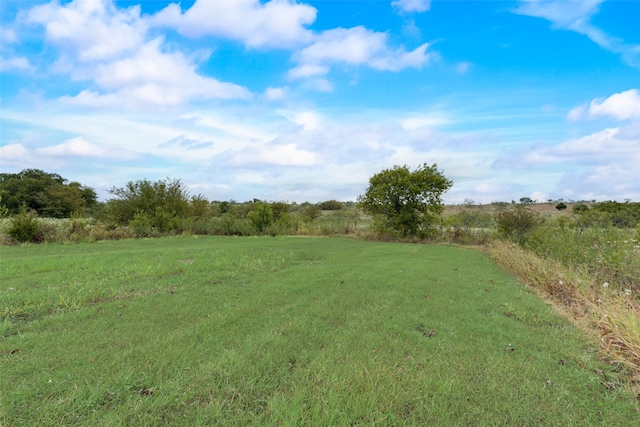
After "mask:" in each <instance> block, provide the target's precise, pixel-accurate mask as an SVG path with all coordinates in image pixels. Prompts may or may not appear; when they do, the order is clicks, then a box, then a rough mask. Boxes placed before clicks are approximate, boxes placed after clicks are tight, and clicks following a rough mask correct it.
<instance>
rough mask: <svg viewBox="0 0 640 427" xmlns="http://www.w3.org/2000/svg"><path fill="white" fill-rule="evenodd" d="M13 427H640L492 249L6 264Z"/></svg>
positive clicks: (154, 254)
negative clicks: (490, 254) (492, 254)
mask: <svg viewBox="0 0 640 427" xmlns="http://www.w3.org/2000/svg"><path fill="white" fill-rule="evenodd" d="M0 263H1V264H0V273H1V284H0V304H1V305H0V307H1V308H2V318H3V322H2V324H1V325H0V335H1V336H2V338H1V339H0V393H1V397H0V399H1V400H0V402H1V406H0V414H1V416H0V421H1V422H0V424H2V425H3V426H20V425H25V426H47V425H64V426H67V425H83V426H120V425H122V426H160V425H171V426H175V425H184V426H196V425H203V426H204V425H209V426H217V425H220V426H234V425H236V426H249V425H255V426H302V425H310V426H349V425H354V426H355V425H366V426H371V425H373V426H402V425H418V426H428V425H433V426H435V425H438V426H440V425H446V426H449V425H451V426H453V425H460V426H477V425H518V426H533V425H562V426H566V425H575V426H586V425H603V426H617V425H628V426H632V425H637V424H636V423H637V422H638V420H639V419H640V413H639V402H638V401H637V400H636V398H635V396H633V395H632V394H631V393H630V392H628V391H627V390H626V389H625V387H624V386H623V383H622V380H621V379H619V375H621V373H619V372H615V369H614V367H612V366H609V365H607V364H604V363H602V362H600V361H599V360H598V358H599V354H598V350H597V345H596V343H595V342H593V341H590V340H589V339H587V338H586V337H584V336H583V335H581V334H580V333H579V332H578V331H577V330H576V329H574V328H573V327H571V326H569V324H568V323H567V322H566V321H565V320H563V319H562V318H560V317H558V316H557V315H555V314H554V312H553V310H552V309H551V308H549V307H548V306H547V305H545V303H543V302H542V301H541V300H540V299H539V298H538V297H536V296H535V295H533V294H532V293H530V292H529V291H527V290H526V289H525V288H524V287H523V286H521V285H520V284H518V283H517V282H516V281H515V279H513V278H512V277H511V276H509V275H508V274H506V273H505V272H503V271H502V270H500V269H499V268H497V267H496V266H494V265H493V264H492V263H491V262H490V261H489V260H488V258H487V257H486V256H485V255H484V254H482V253H480V252H477V251H473V250H468V249H461V248H455V247H447V246H429V245H409V244H390V243H377V242H366V241H361V240H355V239H348V238H324V239H323V238H295V237H291V238H285V237H277V238H271V237H260V238H256V237H254V238H249V237H246V238H240V237H197V238H196V237H175V238H161V239H150V240H129V241H110V242H100V243H91V244H77V245H39V246H38V245H32V246H20V247H1V248H0Z"/></svg>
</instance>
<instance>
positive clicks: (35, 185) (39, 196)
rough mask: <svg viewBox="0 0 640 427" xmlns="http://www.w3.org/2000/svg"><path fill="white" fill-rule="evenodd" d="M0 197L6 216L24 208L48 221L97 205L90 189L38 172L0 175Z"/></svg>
mask: <svg viewBox="0 0 640 427" xmlns="http://www.w3.org/2000/svg"><path fill="white" fill-rule="evenodd" d="M0 195H2V197H3V203H4V205H5V206H6V208H7V210H8V213H10V214H16V213H18V212H19V210H20V208H21V206H23V205H25V206H27V208H28V209H30V210H33V211H35V212H36V213H37V214H38V215H40V216H45V217H52V218H69V217H70V216H71V214H72V213H73V212H78V213H79V212H85V211H87V210H90V209H92V208H94V207H95V206H96V204H97V194H96V192H95V190H93V189H92V188H90V187H85V186H83V185H82V184H80V183H78V182H68V181H67V180H66V179H64V178H63V177H61V176H60V175H58V174H55V173H46V172H44V171H41V170H39V169H25V170H23V171H22V172H19V173H17V174H6V173H3V174H0Z"/></svg>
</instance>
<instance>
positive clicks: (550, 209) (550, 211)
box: [444, 202, 577, 216]
mask: <svg viewBox="0 0 640 427" xmlns="http://www.w3.org/2000/svg"><path fill="white" fill-rule="evenodd" d="M576 204H577V203H569V202H565V205H567V208H566V209H563V210H558V209H556V205H557V203H534V204H531V205H527V206H528V207H529V208H530V209H532V210H534V211H536V212H538V213H540V214H542V215H544V216H568V215H571V212H572V209H573V207H574V206H575V205H576ZM505 207H507V208H509V207H513V205H512V204H510V203H509V204H506V205H505ZM463 209H482V210H485V211H487V212H490V213H495V212H498V211H499V210H500V209H501V208H500V207H499V206H497V205H492V204H489V205H475V206H472V207H467V206H464V205H447V206H445V212H444V214H445V216H449V215H455V214H456V213H458V212H460V211H461V210H463Z"/></svg>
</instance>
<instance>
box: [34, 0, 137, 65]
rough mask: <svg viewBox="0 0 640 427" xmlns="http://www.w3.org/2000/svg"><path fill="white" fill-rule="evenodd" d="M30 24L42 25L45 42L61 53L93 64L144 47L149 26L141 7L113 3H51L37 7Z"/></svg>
mask: <svg viewBox="0 0 640 427" xmlns="http://www.w3.org/2000/svg"><path fill="white" fill-rule="evenodd" d="M27 22H31V23H38V24H42V25H44V26H45V28H46V40H47V41H48V42H49V43H51V44H53V45H55V46H57V47H58V49H60V50H61V51H62V52H65V53H66V54H69V55H71V56H73V57H74V58H78V59H79V60H80V61H81V62H91V61H97V60H105V59H109V58H114V57H117V56H118V55H120V54H122V53H125V52H130V51H132V50H134V49H135V48H137V47H139V46H140V45H142V43H143V42H144V35H145V33H146V30H147V25H146V23H145V21H144V20H142V19H140V6H135V7H131V8H128V9H121V8H116V7H115V6H114V4H113V3H112V1H111V0H77V1H74V2H71V3H66V4H65V5H64V6H63V5H61V4H59V3H58V2H53V1H52V2H51V3H48V4H44V5H41V6H36V7H34V8H33V9H31V10H30V11H29V13H28V14H27Z"/></svg>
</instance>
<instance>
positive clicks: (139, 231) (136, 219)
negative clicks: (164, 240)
mask: <svg viewBox="0 0 640 427" xmlns="http://www.w3.org/2000/svg"><path fill="white" fill-rule="evenodd" d="M151 227H152V226H151V217H150V216H149V214H147V213H146V212H144V211H137V212H136V213H134V214H133V218H131V221H129V228H131V230H133V232H134V233H135V235H136V236H137V237H148V236H150V235H151V233H152V231H153V230H152V228H151Z"/></svg>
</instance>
